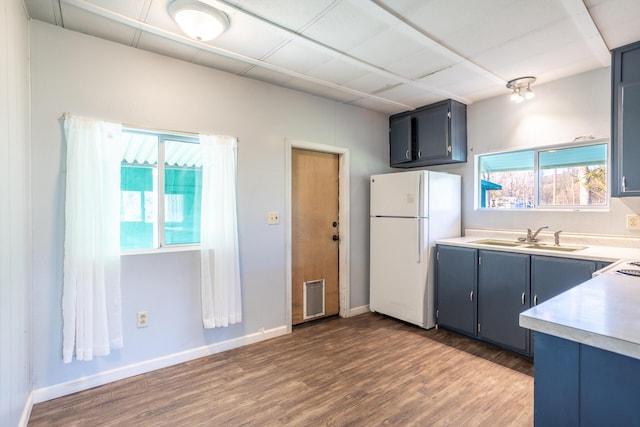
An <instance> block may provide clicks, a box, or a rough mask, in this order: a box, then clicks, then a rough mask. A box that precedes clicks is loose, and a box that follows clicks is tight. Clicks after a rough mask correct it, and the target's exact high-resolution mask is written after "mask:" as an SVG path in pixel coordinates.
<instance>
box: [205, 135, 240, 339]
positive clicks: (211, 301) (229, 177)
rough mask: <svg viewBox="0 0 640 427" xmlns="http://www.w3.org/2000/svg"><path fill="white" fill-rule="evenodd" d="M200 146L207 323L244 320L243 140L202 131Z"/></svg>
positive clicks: (215, 325)
mask: <svg viewBox="0 0 640 427" xmlns="http://www.w3.org/2000/svg"><path fill="white" fill-rule="evenodd" d="M200 147H201V149H202V211H201V216H200V218H201V219H200V283H201V293H202V323H203V325H204V327H205V328H216V327H224V326H228V325H230V324H234V323H238V322H241V321H242V295H241V285H240V256H239V250H238V219H237V208H236V166H237V150H238V141H237V139H236V138H234V137H228V136H214V135H200Z"/></svg>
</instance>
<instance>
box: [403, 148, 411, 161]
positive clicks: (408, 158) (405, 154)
mask: <svg viewBox="0 0 640 427" xmlns="http://www.w3.org/2000/svg"><path fill="white" fill-rule="evenodd" d="M404 157H405V159H407V160H411V158H410V157H409V150H407V152H406V153H404Z"/></svg>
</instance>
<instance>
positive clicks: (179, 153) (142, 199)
mask: <svg viewBox="0 0 640 427" xmlns="http://www.w3.org/2000/svg"><path fill="white" fill-rule="evenodd" d="M122 135H123V139H124V146H125V148H124V155H123V160H122V163H121V167H120V176H121V184H120V249H121V250H124V251H127V250H144V249H155V248H161V247H169V246H174V247H175V245H188V244H198V243H199V242H200V206H201V200H202V158H201V150H200V147H199V146H198V145H197V144H198V138H197V137H191V136H184V135H172V134H164V133H154V132H148V131H143V130H136V129H123V131H122Z"/></svg>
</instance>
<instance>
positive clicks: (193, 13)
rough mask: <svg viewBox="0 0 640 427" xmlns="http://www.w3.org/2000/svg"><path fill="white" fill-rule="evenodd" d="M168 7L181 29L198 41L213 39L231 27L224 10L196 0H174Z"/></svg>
mask: <svg viewBox="0 0 640 427" xmlns="http://www.w3.org/2000/svg"><path fill="white" fill-rule="evenodd" d="M167 9H168V11H169V15H171V18H173V20H174V21H176V23H177V24H178V25H179V26H180V29H181V30H182V31H183V32H184V33H185V34H186V35H188V36H189V37H191V38H193V39H196V40H198V41H203V42H205V41H209V40H213V39H215V38H216V37H218V36H219V35H220V34H222V33H223V32H225V31H226V30H227V28H229V17H228V16H227V15H226V14H225V13H224V12H221V11H219V10H218V9H216V8H214V7H211V6H209V5H208V4H204V3H201V2H199V1H196V0H174V1H172V2H171V3H169V6H168V7H167Z"/></svg>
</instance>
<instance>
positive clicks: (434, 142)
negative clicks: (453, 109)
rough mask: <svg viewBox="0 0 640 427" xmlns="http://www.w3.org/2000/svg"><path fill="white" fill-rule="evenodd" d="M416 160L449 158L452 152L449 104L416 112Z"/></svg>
mask: <svg viewBox="0 0 640 427" xmlns="http://www.w3.org/2000/svg"><path fill="white" fill-rule="evenodd" d="M414 117H415V119H416V125H415V127H416V135H415V139H416V144H417V152H416V160H417V161H418V162H421V161H427V160H435V159H447V158H448V157H449V156H450V154H451V143H450V139H449V105H448V104H441V105H438V106H436V107H433V108H429V109H426V110H423V111H420V112H417V113H415V115H414Z"/></svg>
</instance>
